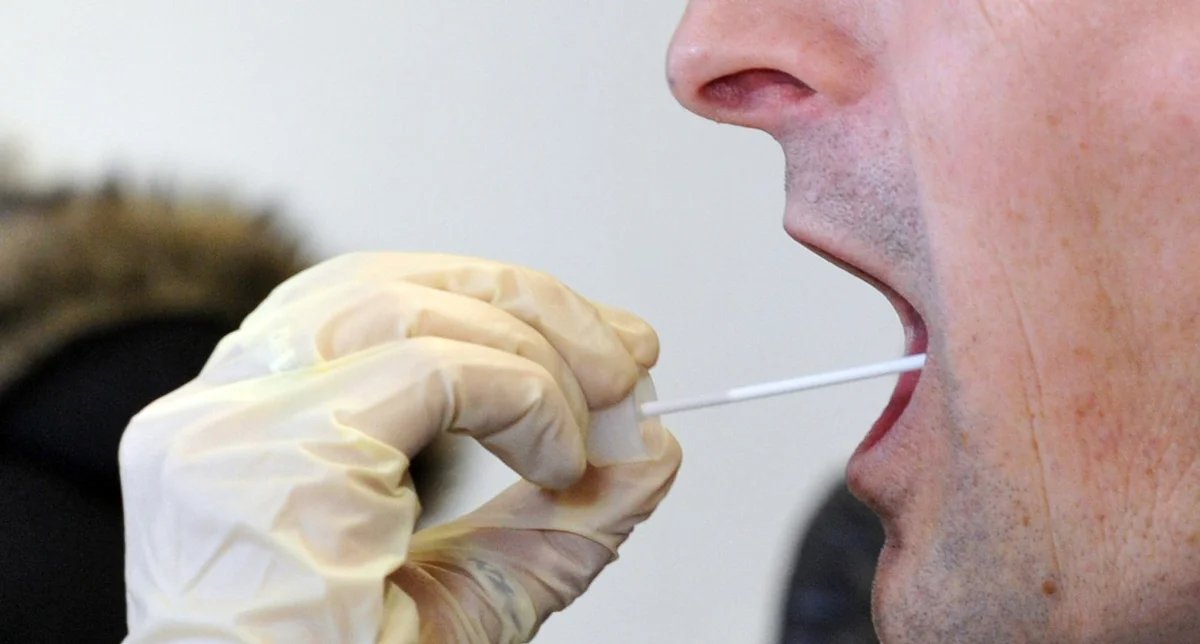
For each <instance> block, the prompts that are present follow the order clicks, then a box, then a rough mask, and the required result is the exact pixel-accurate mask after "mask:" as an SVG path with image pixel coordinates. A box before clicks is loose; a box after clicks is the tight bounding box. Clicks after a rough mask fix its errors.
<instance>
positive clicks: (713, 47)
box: [667, 0, 869, 134]
mask: <svg viewBox="0 0 1200 644" xmlns="http://www.w3.org/2000/svg"><path fill="white" fill-rule="evenodd" d="M833 1H834V0H824V1H820V0H755V1H748V0H692V1H691V2H689V4H688V8H687V12H686V13H685V14H684V17H683V20H682V21H681V22H680V24H679V28H678V29H677V30H676V32H675V37H674V38H673V39H672V41H671V47H670V50H669V52H668V56H667V79H668V82H669V83H670V85H671V91H672V93H673V94H674V95H675V98H676V99H677V100H678V101H679V102H680V103H681V104H683V106H684V107H686V108H687V109H689V110H691V111H693V112H695V113H697V114H699V115H701V116H703V117H705V118H709V119H712V120H714V121H720V122H724V123H734V124H737V125H743V126H746V127H753V128H758V129H762V130H766V131H767V132H770V133H772V134H778V133H779V131H780V130H781V129H782V128H783V127H785V126H786V124H787V122H788V121H789V120H790V119H791V118H795V117H797V115H799V114H801V113H802V112H803V111H804V110H808V111H809V112H811V111H812V110H814V109H820V107H821V106H828V105H834V106H836V105H841V104H846V103H852V102H854V101H855V100H857V99H858V98H859V97H860V96H861V95H862V94H863V93H864V92H865V91H866V89H867V85H868V83H869V77H868V70H869V65H868V64H867V63H866V57H865V55H864V52H863V47H861V46H860V45H859V44H858V43H857V42H856V40H855V39H854V38H853V37H852V36H851V35H850V31H849V30H848V29H849V27H851V25H847V24H845V23H846V22H847V19H846V18H845V16H846V15H848V12H846V11H838V12H832V11H829V8H830V7H829V6H828V5H830V4H831V3H832V2H833ZM832 15H837V16H839V17H841V21H840V22H841V24H839V22H838V21H836V20H833V19H831V18H830V16H832Z"/></svg>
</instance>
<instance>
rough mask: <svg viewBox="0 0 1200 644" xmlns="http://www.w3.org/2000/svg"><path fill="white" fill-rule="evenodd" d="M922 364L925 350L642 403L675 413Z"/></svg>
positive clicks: (646, 409) (647, 412) (654, 411)
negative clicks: (796, 375) (688, 395)
mask: <svg viewBox="0 0 1200 644" xmlns="http://www.w3.org/2000/svg"><path fill="white" fill-rule="evenodd" d="M923 366H925V354H924V353H920V354H917V355H915V356H906V357H904V358H900V359H898V360H889V361H887V362H877V363H875V364H869V365H863V366H861V367H852V368H850V369H841V370H838V371H830V372H827V373H818V374H813V375H811V376H801V377H799V378H789V379H787V380H777V381H775V382H763V383H759V384H757V385H746V386H744V387H734V388H733V389H730V390H728V391H722V392H718V393H714V394H708V395H707V396H696V397H694V398H681V399H679V400H652V401H650V402H646V403H642V406H641V412H642V415H643V416H661V415H663V414H673V413H675V412H679V411H688V410H690V409H702V408H704V407H715V406H717V405H728V404H729V403H735V402H741V401H743V400H754V399H755V398H767V397H769V396H779V395H781V394H790V393H793V392H796V391H805V390H807V389H817V388H819V387H828V386H830V385H840V384H842V383H843V382H854V381H855V380H866V379H867V378H877V377H879V376H886V375H889V374H893V373H904V372H906V371H916V370H918V369H920V368H921V367H923Z"/></svg>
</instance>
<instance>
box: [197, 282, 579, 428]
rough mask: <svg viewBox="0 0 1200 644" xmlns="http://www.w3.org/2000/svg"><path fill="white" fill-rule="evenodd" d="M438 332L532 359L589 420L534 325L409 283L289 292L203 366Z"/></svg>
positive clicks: (208, 373)
mask: <svg viewBox="0 0 1200 644" xmlns="http://www.w3.org/2000/svg"><path fill="white" fill-rule="evenodd" d="M420 337H440V338H445V339H448V340H456V341H459V342H464V343H471V344H478V345H481V346H486V347H491V348H493V349H497V350H499V351H505V352H508V353H512V354H514V355H517V356H521V357H523V358H527V359H529V360H532V361H533V362H535V363H537V364H538V365H540V366H541V367H542V368H543V369H545V370H546V371H547V372H548V373H549V374H550V375H551V376H552V377H553V378H554V380H555V382H556V383H557V384H558V388H559V390H560V391H561V392H562V394H563V395H564V396H565V397H566V399H567V402H568V404H569V405H570V407H571V411H572V413H573V414H574V416H575V422H576V423H577V424H578V426H580V427H587V423H588V409H587V400H586V398H585V397H584V394H583V390H582V388H581V387H580V385H579V382H578V381H577V380H576V377H575V374H574V373H573V372H572V371H571V368H570V367H569V366H568V365H567V363H566V362H565V361H564V360H563V358H562V356H560V355H559V354H558V352H557V351H556V350H555V349H554V347H553V346H551V345H550V343H549V342H548V341H547V340H546V339H545V338H544V337H543V336H542V335H541V334H539V333H538V332H537V331H535V330H533V329H532V328H531V327H530V326H529V325H527V324H525V323H524V322H522V321H521V320H518V319H517V318H515V317H513V316H512V315H509V314H508V313H507V312H505V311H503V310H501V309H498V308H496V307H494V306H491V305H489V304H487V303H485V302H481V301H479V300H476V299H474V298H470V297H465V296H462V295H458V294H455V293H450V292H446V291H441V290H437V289H432V288H428V287H424V286H420V285H418V284H411V283H407V282H363V281H357V280H343V281H341V282H335V283H331V284H330V285H329V286H326V287H321V288H316V289H315V290H312V291H309V292H308V293H307V294H305V295H303V296H295V297H291V298H289V300H288V302H287V303H286V305H283V306H279V307H275V308H273V309H270V310H264V311H261V312H259V313H257V314H256V315H255V316H254V318H253V319H248V320H247V321H246V323H245V324H243V325H242V328H241V329H239V330H238V331H237V332H235V333H234V334H233V335H232V336H230V337H229V338H226V339H225V341H223V342H222V343H221V345H220V346H219V347H218V348H217V350H216V352H215V353H214V354H213V357H212V358H211V359H210V360H209V362H208V364H207V365H206V366H205V368H204V370H203V371H202V372H201V376H200V377H201V379H202V380H204V381H206V382H209V383H214V384H215V383H220V382H228V381H230V380H239V379H244V378H247V377H252V376H255V375H262V374H267V373H279V372H285V371H291V370H295V369H301V368H307V367H311V366H314V365H319V364H325V363H327V362H330V361H333V360H338V359H341V358H344V357H346V356H349V355H351V354H353V353H356V352H360V351H365V350H368V349H371V348H373V347H377V346H380V345H383V344H387V343H392V342H396V341H401V340H408V339H412V338H420Z"/></svg>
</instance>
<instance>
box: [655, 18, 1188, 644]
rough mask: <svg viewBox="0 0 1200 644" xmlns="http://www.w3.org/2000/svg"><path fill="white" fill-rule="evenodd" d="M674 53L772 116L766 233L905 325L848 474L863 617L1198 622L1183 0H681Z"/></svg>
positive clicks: (706, 87) (1103, 630) (700, 102)
mask: <svg viewBox="0 0 1200 644" xmlns="http://www.w3.org/2000/svg"><path fill="white" fill-rule="evenodd" d="M668 75H669V79H670V82H671V86H672V90H673V91H674V92H675V94H676V96H677V97H678V98H679V100H680V101H681V102H682V103H683V104H684V105H685V106H687V107H688V108H689V109H692V110H693V111H695V112H698V113H700V114H701V115H703V116H706V117H708V118H712V119H715V120H718V121H723V122H731V123H735V124H739V125H744V126H748V127H754V128H758V129H762V130H764V131H766V132H768V133H769V134H770V135H771V136H773V137H774V138H775V139H777V140H778V141H779V143H780V144H781V145H782V147H783V150H784V152H785V154H786V158H787V177H788V179H787V187H788V206H787V212H786V215H785V227H786V229H787V231H788V233H789V234H790V235H792V236H793V237H795V238H796V239H797V240H799V241H801V242H803V243H805V244H807V245H810V246H812V247H815V248H817V249H819V250H820V251H821V252H823V253H824V254H826V255H829V256H832V257H834V258H836V259H837V260H838V261H840V262H842V263H844V264H847V265H850V266H852V267H854V268H855V269H856V270H857V271H859V272H861V273H865V274H867V275H869V276H870V278H871V279H872V280H873V281H877V282H882V283H883V284H885V285H886V286H887V287H888V289H889V290H891V291H894V292H895V293H896V294H898V296H893V297H894V299H895V300H896V301H898V302H899V305H898V308H900V309H901V311H905V310H907V309H908V307H909V306H910V305H911V307H912V309H915V311H916V312H917V314H919V318H915V317H914V316H911V315H908V316H909V317H914V319H917V320H918V322H914V323H912V324H910V326H912V325H914V324H915V325H918V326H919V325H920V320H923V323H924V327H926V328H927V329H928V352H929V356H930V357H929V364H928V366H927V367H926V369H925V370H924V372H923V373H922V375H921V378H920V382H919V384H918V386H917V389H916V392H915V394H914V396H913V399H912V401H911V403H910V404H909V406H908V407H907V409H906V410H905V411H904V414H903V415H902V416H901V418H900V420H899V422H898V423H897V424H896V426H895V427H894V428H893V429H892V430H891V431H890V432H889V433H887V434H886V435H884V436H883V438H882V439H881V440H880V441H879V442H878V444H876V445H875V446H874V447H872V448H871V449H866V450H860V453H858V454H856V456H855V457H854V458H853V459H852V460H851V463H850V466H849V470H848V475H849V478H850V483H851V487H852V489H853V490H854V491H855V492H856V494H858V495H859V496H860V497H861V498H863V499H864V500H865V501H867V502H868V503H869V504H870V505H871V506H872V507H873V508H874V509H875V510H876V511H877V512H878V513H879V514H880V515H881V517H882V518H883V520H884V523H885V526H886V529H887V534H888V545H887V546H886V547H885V550H884V553H883V555H882V558H881V562H880V567H879V570H878V573H877V578H876V587H875V599H874V613H875V621H876V628H877V630H878V632H879V634H880V636H881V638H882V639H883V640H884V641H886V642H934V641H957V642H1002V641H1003V642H1009V641H1012V642H1020V641H1035V642H1068V641H1089V642H1108V641H1111V642H1133V641H1137V642H1152V641H1169V642H1173V641H1191V640H1192V639H1193V638H1194V637H1195V635H1194V634H1195V633H1197V632H1200V631H1198V630H1197V629H1200V624H1198V623H1197V622H1200V617H1198V616H1200V611H1197V610H1196V606H1197V605H1200V511H1198V510H1200V508H1198V507H1197V506H1198V505H1200V480H1198V479H1200V468H1198V467H1197V463H1198V458H1200V427H1198V425H1200V418H1198V415H1197V413H1196V409H1197V408H1198V407H1200V385H1198V384H1197V378H1196V372H1197V370H1200V366H1198V365H1200V341H1198V340H1200V333H1198V324H1200V279H1198V278H1200V252H1197V249H1198V248H1200V2H1197V1H1195V0H1191V1H1188V0H1162V1H1156V0H1151V1H1147V2H1142V1H1140V0H1113V1H1109V2H1096V1H1095V0H1058V1H1055V2H1052V1H1050V0H977V1H952V0H879V1H877V2H866V1H865V0H864V1H856V0H761V1H750V0H692V1H691V3H690V4H689V7H688V10H687V14H686V15H685V17H684V18H683V21H682V23H681V25H680V27H679V30H678V32H677V34H676V37H675V40H674V42H673V44H672V47H671V51H670V58H669V64H668ZM906 315H907V314H906ZM902 317H903V316H902Z"/></svg>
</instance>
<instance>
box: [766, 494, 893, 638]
mask: <svg viewBox="0 0 1200 644" xmlns="http://www.w3.org/2000/svg"><path fill="white" fill-rule="evenodd" d="M883 541H884V534H883V526H882V525H881V524H880V522H879V519H878V518H877V517H876V516H875V514H874V513H873V512H871V510H870V509H868V508H867V507H866V506H865V505H863V504H862V503H861V502H859V500H858V499H855V498H854V496H853V495H851V494H850V491H849V490H847V489H846V484H845V482H844V481H839V482H838V484H837V485H836V486H835V487H834V489H833V490H831V491H830V493H829V496H827V497H826V498H825V500H824V502H823V503H822V505H821V508H820V509H819V510H818V511H817V513H816V515H815V516H814V517H813V518H812V520H811V521H810V522H809V524H808V526H807V529H806V531H805V534H804V540H803V542H802V543H801V546H800V552H799V553H798V556H797V558H796V561H795V563H794V567H793V569H792V576H791V580H790V582H789V583H788V594H787V603H786V605H785V607H784V627H783V632H782V637H781V638H780V642H781V644H873V643H875V642H878V641H879V640H878V639H876V637H875V628H874V626H873V625H872V623H871V584H872V582H873V580H874V578H875V564H876V562H877V561H878V559H879V551H880V549H881V548H883Z"/></svg>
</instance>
